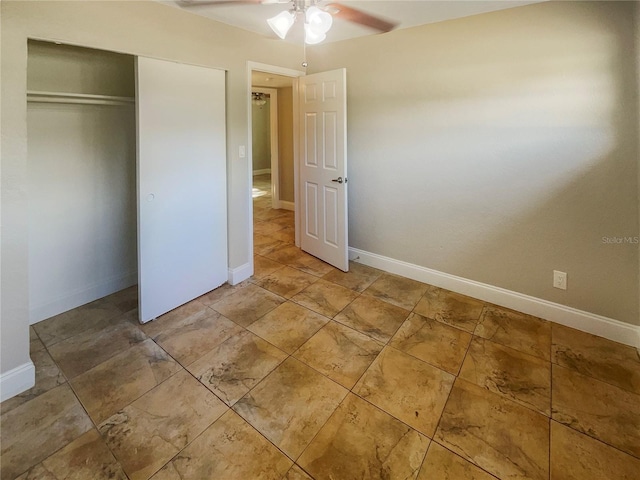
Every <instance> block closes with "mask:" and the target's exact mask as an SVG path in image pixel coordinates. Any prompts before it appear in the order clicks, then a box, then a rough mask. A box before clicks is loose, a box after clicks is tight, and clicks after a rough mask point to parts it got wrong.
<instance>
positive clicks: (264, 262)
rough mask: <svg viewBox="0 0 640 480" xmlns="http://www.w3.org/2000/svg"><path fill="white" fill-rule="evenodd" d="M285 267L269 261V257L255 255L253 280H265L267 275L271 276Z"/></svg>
mask: <svg viewBox="0 0 640 480" xmlns="http://www.w3.org/2000/svg"><path fill="white" fill-rule="evenodd" d="M283 267H284V265H283V264H282V263H279V262H274V261H273V260H269V259H268V258H267V257H263V256H262V255H254V256H253V278H254V279H257V278H263V277H266V276H267V275H271V274H272V273H273V272H275V271H276V270H279V269H281V268H283Z"/></svg>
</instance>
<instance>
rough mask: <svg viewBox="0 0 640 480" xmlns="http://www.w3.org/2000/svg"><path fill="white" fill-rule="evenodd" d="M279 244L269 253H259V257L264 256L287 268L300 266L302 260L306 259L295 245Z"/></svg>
mask: <svg viewBox="0 0 640 480" xmlns="http://www.w3.org/2000/svg"><path fill="white" fill-rule="evenodd" d="M272 238H273V237H272ZM274 240H275V239H274ZM276 241H278V240H276ZM280 243H281V244H282V245H280V246H278V247H277V248H274V249H271V251H269V252H266V253H261V254H260V255H264V256H265V257H267V258H269V259H271V260H274V261H276V262H279V263H284V264H285V265H289V266H295V265H301V264H302V261H303V259H305V258H306V254H305V253H304V252H303V251H302V250H300V249H299V248H298V247H296V246H295V245H291V244H290V243H284V242H280Z"/></svg>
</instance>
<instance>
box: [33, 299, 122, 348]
mask: <svg viewBox="0 0 640 480" xmlns="http://www.w3.org/2000/svg"><path fill="white" fill-rule="evenodd" d="M122 313H123V312H122V311H120V310H119V309H118V307H116V306H115V305H114V304H112V303H110V302H107V301H106V300H104V299H99V300H96V301H95V302H91V303H88V304H86V305H83V306H82V307H78V308H76V309H73V310H70V311H68V312H65V313H61V314H60V315H56V316H55V317H51V318H49V319H47V320H43V321H42V322H38V323H36V324H35V325H34V326H33V327H34V328H35V330H36V332H37V333H38V336H39V337H40V340H42V343H44V344H45V345H46V346H50V345H53V344H54V343H57V342H59V341H61V340H64V339H66V338H69V337H72V336H74V335H78V334H79V333H82V332H86V331H97V330H102V329H103V328H105V327H107V326H109V325H110V324H112V323H113V322H112V320H113V319H114V318H118V317H119V316H120V315H121V314H122Z"/></svg>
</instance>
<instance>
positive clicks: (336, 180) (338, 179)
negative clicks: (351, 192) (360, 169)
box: [331, 177, 343, 183]
mask: <svg viewBox="0 0 640 480" xmlns="http://www.w3.org/2000/svg"><path fill="white" fill-rule="evenodd" d="M331 181H332V182H336V183H343V181H342V177H338V178H334V179H333V180H331Z"/></svg>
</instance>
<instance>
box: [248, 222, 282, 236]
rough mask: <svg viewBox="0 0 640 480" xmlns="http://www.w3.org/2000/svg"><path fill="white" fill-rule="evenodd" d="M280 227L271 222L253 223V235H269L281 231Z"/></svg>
mask: <svg viewBox="0 0 640 480" xmlns="http://www.w3.org/2000/svg"><path fill="white" fill-rule="evenodd" d="M283 228H284V227H283V226H282V225H278V224H277V223H272V222H255V223H254V224H253V233H254V234H256V235H271V234H272V233H273V232H277V231H278V230H281V229H283Z"/></svg>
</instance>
